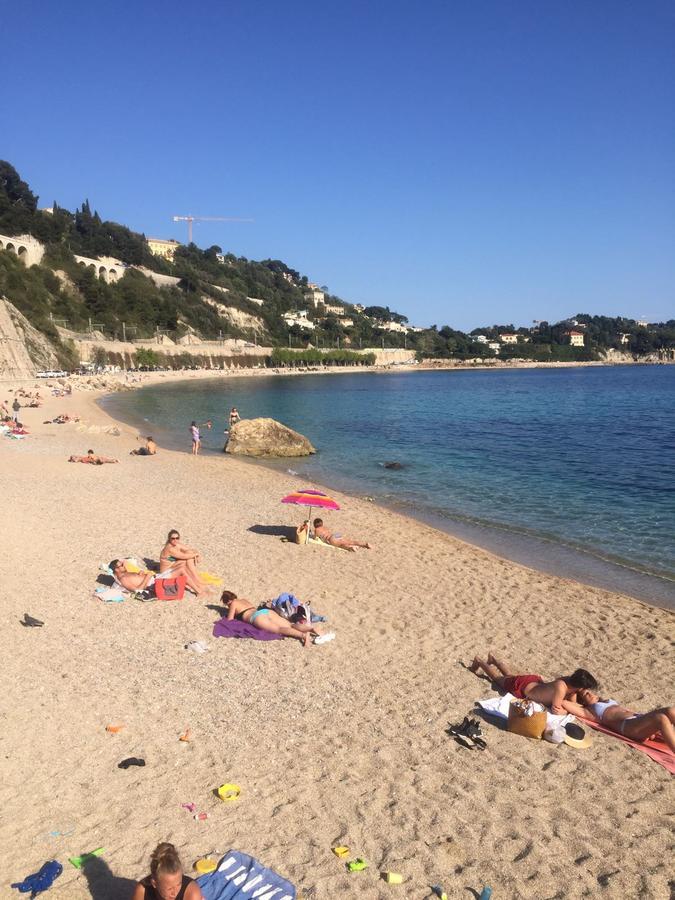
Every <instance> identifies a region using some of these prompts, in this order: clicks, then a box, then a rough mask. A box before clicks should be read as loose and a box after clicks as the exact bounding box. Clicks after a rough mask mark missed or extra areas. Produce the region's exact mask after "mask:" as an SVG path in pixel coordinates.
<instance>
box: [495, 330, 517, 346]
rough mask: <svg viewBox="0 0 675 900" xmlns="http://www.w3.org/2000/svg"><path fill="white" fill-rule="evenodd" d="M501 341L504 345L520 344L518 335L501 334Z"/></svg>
mask: <svg viewBox="0 0 675 900" xmlns="http://www.w3.org/2000/svg"><path fill="white" fill-rule="evenodd" d="M499 340H500V341H501V342H502V343H503V344H517V343H518V335H517V334H509V333H508V332H507V333H505V334H500V335H499Z"/></svg>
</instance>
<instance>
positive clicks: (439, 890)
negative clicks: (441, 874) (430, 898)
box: [431, 884, 448, 900]
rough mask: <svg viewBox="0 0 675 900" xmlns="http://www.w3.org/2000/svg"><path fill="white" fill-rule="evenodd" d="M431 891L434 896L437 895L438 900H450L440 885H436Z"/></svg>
mask: <svg viewBox="0 0 675 900" xmlns="http://www.w3.org/2000/svg"><path fill="white" fill-rule="evenodd" d="M431 890H432V891H433V893H434V894H436V896H437V897H438V900H448V895H447V894H446V893H445V891H444V890H443V888H442V887H441V886H440V884H435V885H434V886H433V887H432V889H431Z"/></svg>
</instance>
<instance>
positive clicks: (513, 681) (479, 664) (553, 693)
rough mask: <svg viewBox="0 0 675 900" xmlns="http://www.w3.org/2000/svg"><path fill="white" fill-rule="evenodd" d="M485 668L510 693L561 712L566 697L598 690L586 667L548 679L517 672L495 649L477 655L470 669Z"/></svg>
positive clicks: (492, 678)
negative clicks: (585, 691) (512, 669)
mask: <svg viewBox="0 0 675 900" xmlns="http://www.w3.org/2000/svg"><path fill="white" fill-rule="evenodd" d="M479 669H482V670H483V672H485V674H486V675H487V676H488V678H489V679H490V681H491V682H492V683H493V684H495V685H496V686H497V687H498V688H499V689H500V690H502V691H505V692H506V693H507V694H513V696H514V697H517V698H518V699H519V700H535V701H536V702H537V703H541V704H542V705H543V706H548V707H550V708H551V712H553V713H555V715H557V716H562V715H564V714H565V708H564V705H563V701H565V700H572V701H573V700H576V699H577V694H578V692H579V691H580V690H582V689H584V688H586V689H589V690H595V689H596V688H597V687H598V682H597V681H596V680H595V678H594V677H593V676H592V675H591V673H590V672H587V671H586V669H576V670H575V671H574V672H572V674H571V675H563V676H561V677H560V678H556V679H555V680H554V681H544V679H543V678H542V677H541V675H533V674H530V675H514V674H513V672H512V671H511V670H510V668H509V667H507V666H506V664H505V663H503V662H502V661H501V660H499V659H497V658H496V657H495V656H493V655H492V653H488V658H487V660H482V659H481V658H480V657H479V656H475V657H474V659H473V662H472V663H471V665H470V666H469V671H471V672H474V673H475V674H478V670H479Z"/></svg>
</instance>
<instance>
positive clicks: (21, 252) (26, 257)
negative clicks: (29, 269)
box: [0, 234, 45, 266]
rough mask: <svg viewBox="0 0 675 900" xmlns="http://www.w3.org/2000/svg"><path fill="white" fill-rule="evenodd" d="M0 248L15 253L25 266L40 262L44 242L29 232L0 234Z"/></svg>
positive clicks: (43, 250)
mask: <svg viewBox="0 0 675 900" xmlns="http://www.w3.org/2000/svg"><path fill="white" fill-rule="evenodd" d="M0 250H7V251H8V252H9V253H15V254H16V255H17V256H18V257H19V259H20V260H21V262H22V263H24V265H26V266H36V265H38V264H39V263H40V262H42V257H43V256H44V252H45V248H44V244H41V243H40V241H37V240H36V239H35V238H34V237H31V236H30V235H29V234H20V235H18V236H17V237H10V236H9V235H6V234H0Z"/></svg>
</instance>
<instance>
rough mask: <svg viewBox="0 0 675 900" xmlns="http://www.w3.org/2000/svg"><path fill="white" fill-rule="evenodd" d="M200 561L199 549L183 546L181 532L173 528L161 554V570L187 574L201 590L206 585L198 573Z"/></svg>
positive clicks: (175, 573)
mask: <svg viewBox="0 0 675 900" xmlns="http://www.w3.org/2000/svg"><path fill="white" fill-rule="evenodd" d="M198 562H199V551H198V550H193V549H192V548H191V547H183V545H182V544H181V543H180V534H179V533H178V532H177V531H176V530H175V528H172V529H171V531H170V532H169V534H168V536H167V539H166V544H164V546H163V547H162V552H161V553H160V555H159V571H160V572H168V571H169V570H171V572H172V574H173V575H187V576H188V578H189V579H190V581H192V583H193V584H195V585H197V587H198V589H199V591H200V592H201V591H203V590H204V588H205V587H206V585H205V584H204V582H203V581H202V580H201V578H200V577H199V575H198V574H197V563H198Z"/></svg>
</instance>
